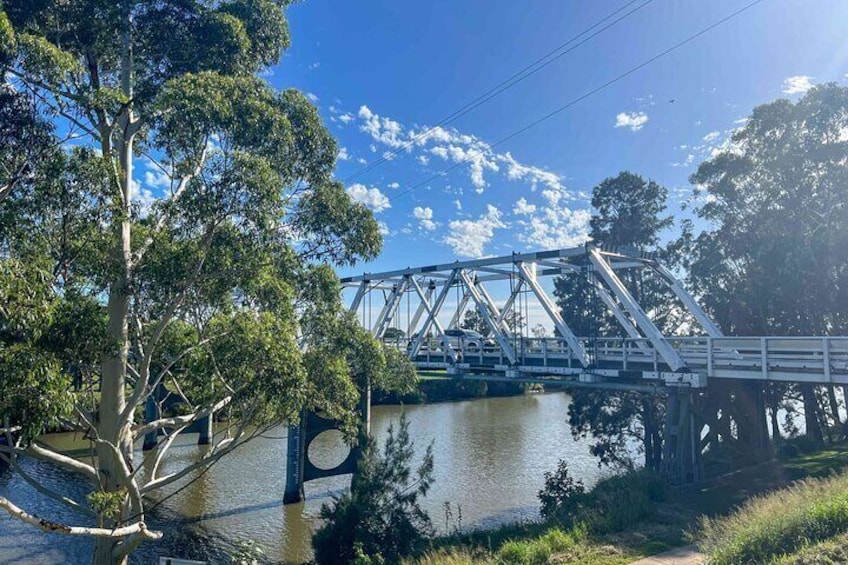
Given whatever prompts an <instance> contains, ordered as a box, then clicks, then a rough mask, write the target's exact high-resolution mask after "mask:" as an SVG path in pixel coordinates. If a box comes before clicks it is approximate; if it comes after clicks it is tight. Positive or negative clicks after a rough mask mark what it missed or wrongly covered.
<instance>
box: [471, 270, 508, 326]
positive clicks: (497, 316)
mask: <svg viewBox="0 0 848 565" xmlns="http://www.w3.org/2000/svg"><path fill="white" fill-rule="evenodd" d="M472 282H473V283H474V287H475V288H476V289H477V290H478V291H479V292H480V296H481V297H482V298H483V300H485V301H486V304H487V305H488V307H489V312H491V313H492V320H493V321H494V323H495V324H497V326H498V327H499V328H500V329H501V331H502V332H503V333H504V336H505V337H507V338H509V337H511V334H512V328H510V327H509V324H508V323H507V322H506V310H504V311H503V312H501V311H500V310H499V309H498V305H497V304H496V303H495V301H494V300H492V297H491V295H490V294H489V292H488V291H487V290H486V288H485V287H484V286H483V283H481V282H480V281H478V280H472Z"/></svg>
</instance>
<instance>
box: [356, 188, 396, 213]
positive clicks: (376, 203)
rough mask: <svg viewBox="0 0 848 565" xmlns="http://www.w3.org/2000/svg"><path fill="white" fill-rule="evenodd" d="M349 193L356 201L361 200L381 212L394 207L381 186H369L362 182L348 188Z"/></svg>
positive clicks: (368, 206)
mask: <svg viewBox="0 0 848 565" xmlns="http://www.w3.org/2000/svg"><path fill="white" fill-rule="evenodd" d="M347 193H348V195H349V196H350V197H351V198H352V199H353V201H354V202H359V203H360V204H363V205H365V206H366V207H367V208H370V209H371V210H373V211H374V213H375V214H379V213H380V212H382V211H383V210H387V209H389V208H391V207H392V205H391V203H389V199H388V197H387V196H386V195H385V194H383V193H382V192H380V189H379V188H368V187H366V186H365V185H362V184H352V185H350V186H349V187H348V188H347Z"/></svg>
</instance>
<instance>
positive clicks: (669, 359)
mask: <svg viewBox="0 0 848 565" xmlns="http://www.w3.org/2000/svg"><path fill="white" fill-rule="evenodd" d="M589 259H590V260H591V261H592V264H593V265H594V266H595V269H597V271H598V272H599V273H600V275H601V277H602V278H603V279H604V281H605V282H606V283H607V285H608V286H609V287H610V289H611V290H612V292H613V294H615V296H616V297H617V298H618V300H619V301H620V302H621V304H622V305H624V308H625V309H626V310H627V312H628V313H629V314H630V315H631V316H633V319H634V320H635V321H636V324H637V325H638V326H639V329H641V330H642V332H644V334H645V336H646V337H647V338H648V339H649V340H650V341H651V344H652V345H653V346H654V349H655V350H656V351H657V352H658V353H659V354H660V356H661V357H662V358H663V360H664V361H665V362H666V364H667V365H668V366H669V368H671V370H672V371H680V370H681V369H684V368H686V362H685V361H683V359H682V358H681V357H680V355H679V354H678V353H677V351H675V350H674V348H673V347H672V346H671V345H670V344H669V343H668V341H666V339H665V336H663V335H662V333H661V332H660V330H659V329H657V326H655V325H654V323H653V322H652V321H651V319H650V318H649V317H648V315H647V314H646V313H645V311H644V310H643V309H642V307H641V306H639V303H638V302H636V299H635V298H633V295H631V294H630V291H628V290H627V287H626V286H624V283H623V282H621V279H619V278H618V275H616V274H615V271H614V270H613V268H612V267H611V266H610V264H609V263H608V262H607V260H606V259H605V258H604V256H603V255H601V252H600V251H599V250H598V249H590V250H589Z"/></svg>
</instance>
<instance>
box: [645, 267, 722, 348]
mask: <svg viewBox="0 0 848 565" xmlns="http://www.w3.org/2000/svg"><path fill="white" fill-rule="evenodd" d="M649 266H650V267H651V268H652V269H653V270H654V271H656V272H657V273H659V275H660V276H661V277H662V279H663V280H664V281H665V282H666V284H667V285H668V286H669V287H670V288H671V290H672V292H674V294H675V295H676V296H677V298H679V299H680V301H681V302H683V304H684V306H686V308H687V309H688V310H689V313H690V314H692V315H693V316H695V319H696V320H698V323H699V324H701V327H702V328H704V330H705V331H706V332H707V335H708V336H710V337H722V336H723V335H724V334H722V333H721V330H720V329H719V327H718V326H717V325H716V324H715V322H713V321H712V318H710V317H709V316H708V315H707V313H706V312H704V309H703V308H701V305H700V304H698V301H697V300H695V298H694V297H693V296H692V295H691V294H689V293H688V292H687V291H686V289H685V288H684V287H683V285H682V284H681V283H680V281H679V280H677V277H675V276H674V275H673V274H672V272H671V271H669V270H668V269H667V268H665V267H664V266H663V265H661V264H659V263H649Z"/></svg>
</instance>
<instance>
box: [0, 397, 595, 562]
mask: <svg viewBox="0 0 848 565" xmlns="http://www.w3.org/2000/svg"><path fill="white" fill-rule="evenodd" d="M569 402H570V397H569V395H568V394H566V393H551V394H535V395H526V396H515V397H508V398H487V399H479V400H471V401H465V402H452V403H442V404H427V405H415V406H406V407H399V406H375V407H374V408H373V413H372V432H373V433H374V434H375V436H376V437H377V438H378V440H380V441H382V439H383V438H385V436H386V433H387V430H388V428H389V426H390V425H392V424H396V423H397V421H398V419H399V418H400V415H401V413H402V412H405V413H406V415H407V417H408V419H409V423H410V425H409V430H410V436H411V438H412V440H413V441H414V442H415V450H416V453H417V454H418V455H419V456H420V455H421V454H423V452H424V449H425V448H426V446H427V445H428V444H429V443H430V442H432V443H433V453H434V459H435V470H434V475H435V483H434V484H433V487H432V489H431V491H430V493H429V494H428V496H427V498H426V499H425V501H424V506H425V507H426V509H427V511H428V512H429V514H430V517H431V518H432V520H433V523H434V525H435V526H436V527H437V528H438V529H439V530H441V531H445V529H446V528H447V529H453V528H455V527H459V526H461V527H462V528H463V529H467V528H482V527H487V526H492V525H497V524H500V523H503V522H507V521H514V520H521V519H532V518H535V517H536V516H537V515H538V501H537V499H536V493H537V492H538V491H539V489H540V488H541V486H542V484H543V481H544V479H543V475H544V473H545V471H552V470H553V469H555V468H556V465H557V461H558V460H559V459H566V460H567V461H568V464H569V469H570V470H571V472H572V474H573V475H574V476H575V477H577V478H580V479H582V480H583V481H584V483H586V484H587V486H588V485H591V484H593V483H594V482H595V481H596V480H597V479H598V478H599V477H600V476H601V475H602V474H603V473H604V472H605V471H603V470H599V469H598V465H597V460H596V459H595V458H593V457H592V456H591V455H590V453H589V449H588V441H585V440H578V441H575V440H574V438H572V436H571V432H570V429H569V426H568V422H567V413H568V404H569ZM285 434H286V428H284V427H280V428H278V429H276V430H272V431H271V432H269V433H268V434H267V436H266V437H263V438H260V439H256V440H254V441H253V442H250V443H248V444H246V445H244V446H242V447H240V448H239V450H237V451H236V453H235V454H234V455H232V456H228V457H225V458H223V459H221V460H220V461H219V462H218V463H217V464H216V465H214V466H213V467H212V468H211V469H210V470H209V471H208V472H207V473H205V474H203V475H202V476H201V477H200V478H199V479H197V480H196V481H195V482H193V483H192V484H190V485H188V486H186V487H185V488H183V489H182V490H179V491H177V488H179V487H180V486H181V485H177V486H176V488H174V489H172V491H169V492H166V493H165V494H171V495H172V496H171V497H170V498H168V499H167V500H165V501H164V502H163V503H162V504H160V505H159V506H158V507H156V508H155V509H154V510H153V511H152V512H150V513H149V514H148V522H149V524H150V527H151V528H156V529H163V530H164V531H165V534H166V535H165V540H164V541H163V542H161V543H146V544H144V545H143V546H142V547H141V549H140V550H139V551H137V552H136V554H135V555H134V556H133V559H132V561H131V562H132V563H140V564H141V563H143V564H145V565H148V564H152V563H155V562H156V561H157V560H156V559H155V558H156V557H158V556H162V555H168V556H176V557H183V558H201V557H206V558H211V559H213V560H215V558H216V557H220V555H221V552H222V551H225V550H226V549H227V548H228V547H232V544H233V543H235V542H236V541H238V540H240V539H241V540H243V539H252V540H255V541H256V542H257V543H258V544H259V545H260V546H261V547H262V548H263V549H264V551H265V555H266V557H267V558H268V559H270V560H271V561H274V562H284V563H300V562H302V561H305V560H307V559H309V557H310V553H311V551H310V535H311V530H312V528H313V527H314V526H315V524H316V522H317V516H318V512H319V510H320V508H321V505H322V504H324V503H327V502H329V501H330V500H331V496H332V495H333V494H338V493H340V492H342V490H343V489H344V488H345V486H346V485H347V484H349V480H350V479H349V477H334V478H329V479H323V480H320V481H314V482H312V483H307V485H306V495H307V501H306V502H305V503H304V504H296V505H289V506H283V505H282V502H281V501H282V495H283V487H284V485H285V449H286V441H285ZM46 439H47V440H48V441H50V442H51V443H52V444H54V445H59V446H62V447H66V448H71V447H79V444H78V443H76V438H74V437H73V436H72V435H71V434H52V435H51V436H49V437H48V438H46ZM337 440H338V438H335V437H332V434H323V435H322V436H320V437H319V438H318V439H317V440H316V442H315V443H313V446H312V447H313V449H314V452H313V453H311V456H312V457H313V461H315V462H316V463H318V464H320V463H321V462H324V463H328V462H332V461H336V460H340V459H342V458H343V457H344V456H345V453H346V452H345V451H344V450H343V449H341V448H340V446H339V442H338V441H337ZM195 441H196V436H194V435H189V436H186V437H185V438H184V439H183V442H182V443H181V444H179V445H175V446H174V447H173V448H172V453H171V455H170V461H169V463H168V464H167V465H166V468H165V471H166V472H167V471H168V470H169V469H177V468H178V467H179V466H181V465H184V464H185V463H187V462H190V461H192V460H195V459H196V458H198V457H199V456H200V455H201V454H202V452H203V450H202V448H199V447H197V446H196V445H194V442H195ZM137 456H138V457H139V459H140V457H141V452H140V451H139V452H138V453H137ZM321 466H325V465H321ZM25 468H26V470H28V471H29V472H30V473H32V474H33V475H35V476H38V477H41V478H42V479H45V480H46V481H47V482H48V484H51V483H52V484H58V483H60V482H67V479H68V478H69V477H68V475H67V474H66V473H65V472H64V471H61V470H58V469H55V468H53V467H51V466H48V465H46V464H43V463H39V462H35V461H28V462H27V463H26V467H25ZM72 482H73V481H72ZM84 488H85V485H81V484H79V485H77V486H76V487H75V488H74V490H76V491H77V493H76V494H77V497H78V499H83V498H84ZM175 491H176V493H175V494H174V492H175ZM0 496H5V497H8V498H9V499H10V500H12V501H13V502H16V503H18V505H19V506H22V507H23V508H25V509H28V510H31V511H32V512H33V513H34V514H36V515H39V516H43V517H46V518H50V519H54V520H56V521H62V520H69V521H70V520H72V517H71V515H70V514H69V511H66V510H65V508H64V507H62V506H61V505H58V503H55V502H53V501H52V500H51V499H49V498H46V497H45V496H43V495H40V494H39V493H37V492H36V491H35V490H34V489H33V488H32V487H30V486H29V485H28V484H27V483H26V482H25V481H23V479H21V478H20V477H16V476H11V475H10V474H9V473H8V471H6V472H2V471H0ZM445 503H450V505H451V513H452V517H448V519H447V520H446V516H445V514H446V513H445ZM460 509H461V516H462V519H461V524H460V523H459V513H460ZM89 551H90V545H89V542H87V541H86V540H84V539H81V538H69V537H67V536H61V535H59V534H49V535H48V534H42V533H40V532H38V531H37V530H35V529H34V528H32V527H31V526H27V525H25V524H22V523H20V522H18V521H17V520H15V519H13V518H11V517H9V516H6V515H5V514H4V515H0V562H2V563H20V564H35V563H38V564H44V563H87V562H88V560H89V555H90V554H89Z"/></svg>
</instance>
